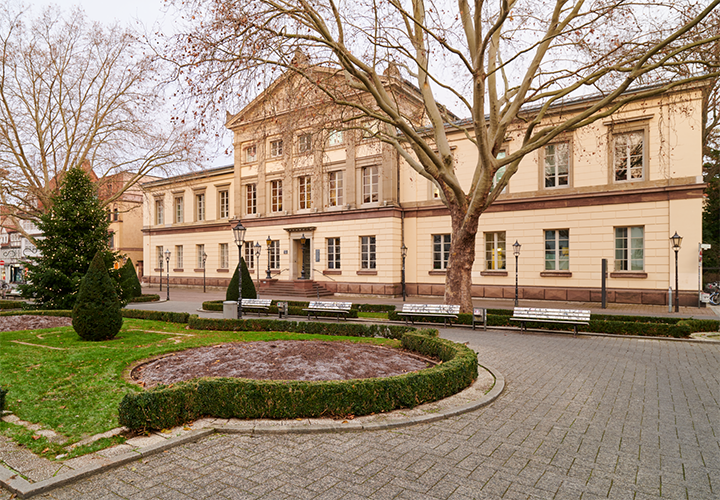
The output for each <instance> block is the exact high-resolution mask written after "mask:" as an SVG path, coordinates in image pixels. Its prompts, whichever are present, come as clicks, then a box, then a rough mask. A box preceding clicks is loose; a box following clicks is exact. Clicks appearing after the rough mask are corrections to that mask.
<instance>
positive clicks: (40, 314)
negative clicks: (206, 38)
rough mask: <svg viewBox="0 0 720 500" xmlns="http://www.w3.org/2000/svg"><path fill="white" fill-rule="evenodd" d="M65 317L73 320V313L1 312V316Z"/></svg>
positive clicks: (48, 311)
mask: <svg viewBox="0 0 720 500" xmlns="http://www.w3.org/2000/svg"><path fill="white" fill-rule="evenodd" d="M28 315H29V316H64V317H67V318H72V311H70V310H62V309H57V310H46V309H30V310H22V311H4V312H0V316H28Z"/></svg>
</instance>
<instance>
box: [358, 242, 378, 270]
mask: <svg viewBox="0 0 720 500" xmlns="http://www.w3.org/2000/svg"><path fill="white" fill-rule="evenodd" d="M375 256H376V255H375V236H361V237H360V268H361V269H375V268H376V262H377V261H376V258H375Z"/></svg>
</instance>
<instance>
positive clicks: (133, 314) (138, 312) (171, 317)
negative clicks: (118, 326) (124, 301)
mask: <svg viewBox="0 0 720 500" xmlns="http://www.w3.org/2000/svg"><path fill="white" fill-rule="evenodd" d="M122 315H123V318H133V319H151V320H154V321H167V322H169V323H187V322H188V321H189V319H190V313H179V312H170V311H146V310H145V309H123V310H122Z"/></svg>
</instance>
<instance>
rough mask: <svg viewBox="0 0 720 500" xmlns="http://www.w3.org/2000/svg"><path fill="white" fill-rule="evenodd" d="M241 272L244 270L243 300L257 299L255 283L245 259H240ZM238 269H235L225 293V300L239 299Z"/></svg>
mask: <svg viewBox="0 0 720 500" xmlns="http://www.w3.org/2000/svg"><path fill="white" fill-rule="evenodd" d="M240 263H241V270H242V296H243V299H256V298H257V291H256V290H255V283H253V280H252V278H251V277H250V272H249V271H248V268H247V265H246V264H245V259H240ZM238 279H239V276H238V268H237V267H236V268H235V272H234V273H233V276H232V278H231V279H230V284H229V285H228V287H227V291H226V292H225V300H237V299H238Z"/></svg>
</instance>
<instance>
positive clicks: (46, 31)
mask: <svg viewBox="0 0 720 500" xmlns="http://www.w3.org/2000/svg"><path fill="white" fill-rule="evenodd" d="M0 5H1V6H2V14H0V56H1V57H2V68H1V70H0V203H1V204H2V210H3V213H4V214H6V215H9V216H11V218H13V220H14V222H15V226H16V227H17V228H19V229H21V228H22V226H21V225H20V224H18V220H17V219H18V218H20V219H31V220H32V219H36V218H37V216H38V214H39V213H40V212H42V211H44V210H47V209H48V208H49V207H50V206H51V203H52V201H51V199H52V196H53V194H54V193H55V192H56V190H57V189H58V186H59V184H60V182H59V181H60V180H61V179H62V178H63V176H64V174H65V173H66V172H67V171H68V170H69V169H71V168H73V167H79V166H83V165H90V166H91V167H92V168H93V171H94V172H95V174H96V175H98V176H99V177H100V180H99V182H100V183H102V181H103V179H104V178H111V177H113V176H114V174H117V173H121V172H123V173H125V174H127V173H128V172H132V175H130V176H128V175H123V179H127V181H126V182H124V183H123V184H124V185H123V186H120V188H119V189H118V188H117V186H115V188H114V189H112V193H111V194H109V195H108V197H107V198H106V199H105V200H104V201H105V203H110V202H112V201H114V200H115V199H117V198H118V197H119V196H121V195H122V193H123V192H124V190H126V189H127V188H128V187H130V186H132V185H133V184H135V183H136V182H137V181H138V180H139V179H140V178H142V176H144V175H145V174H147V173H149V172H151V171H152V170H153V169H156V168H160V167H166V166H169V165H172V164H175V163H177V162H180V161H184V160H185V159H186V158H187V157H188V147H187V143H186V139H185V137H184V134H183V133H182V131H181V130H180V129H176V130H170V131H166V130H163V128H164V127H163V126H162V124H163V122H167V123H168V124H169V123H170V116H169V114H168V115H167V117H166V118H165V119H163V114H164V113H163V99H162V95H161V94H160V95H159V94H158V87H157V86H156V85H158V83H159V82H158V75H159V74H160V67H159V66H158V61H157V59H156V58H151V57H147V56H145V55H144V54H143V52H142V50H141V49H142V45H141V43H140V40H139V39H138V38H137V37H136V36H135V35H134V34H133V33H131V32H129V31H126V30H123V29H121V28H119V27H118V26H113V27H109V28H105V27H102V26H100V25H97V24H90V23H88V22H87V20H86V18H85V16H84V14H83V12H82V11H80V10H73V11H71V12H69V13H67V14H63V13H62V12H61V11H60V10H58V9H57V8H48V9H46V10H44V11H43V12H42V13H41V14H40V15H39V16H38V17H37V18H33V19H29V16H30V14H29V13H28V11H22V10H21V11H17V10H15V9H14V8H13V7H12V6H11V5H10V3H9V2H2V4H0ZM114 178H115V179H117V178H119V177H117V176H115V177H114ZM106 191H107V190H106ZM25 236H28V235H27V234H26V235H25ZM28 237H29V236H28Z"/></svg>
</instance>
